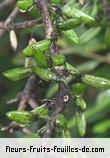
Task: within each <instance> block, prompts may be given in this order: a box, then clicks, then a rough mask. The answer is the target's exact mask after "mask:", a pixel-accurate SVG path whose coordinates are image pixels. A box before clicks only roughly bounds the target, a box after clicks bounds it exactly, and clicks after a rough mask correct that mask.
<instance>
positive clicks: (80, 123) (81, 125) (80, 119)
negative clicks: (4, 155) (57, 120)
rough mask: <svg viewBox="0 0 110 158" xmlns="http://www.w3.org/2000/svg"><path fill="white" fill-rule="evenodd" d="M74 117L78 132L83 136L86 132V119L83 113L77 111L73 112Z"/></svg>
mask: <svg viewBox="0 0 110 158" xmlns="http://www.w3.org/2000/svg"><path fill="white" fill-rule="evenodd" d="M75 119H76V126H77V130H78V133H79V135H80V136H81V137H83V136H84V135H85V132H86V119H85V115H84V113H81V112H78V111H77V112H76V113H75Z"/></svg>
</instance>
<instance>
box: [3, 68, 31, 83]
mask: <svg viewBox="0 0 110 158" xmlns="http://www.w3.org/2000/svg"><path fill="white" fill-rule="evenodd" d="M32 72H33V69H32V68H26V67H19V68H15V69H11V70H8V71H6V72H4V73H3V75H4V76H5V77H6V78H8V79H9V80H12V81H18V80H21V79H23V78H26V77H28V76H30V75H31V74H32Z"/></svg>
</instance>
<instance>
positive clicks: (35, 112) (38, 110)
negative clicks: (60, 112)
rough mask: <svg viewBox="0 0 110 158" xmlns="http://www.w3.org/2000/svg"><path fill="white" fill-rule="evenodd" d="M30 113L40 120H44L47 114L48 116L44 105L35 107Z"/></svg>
mask: <svg viewBox="0 0 110 158" xmlns="http://www.w3.org/2000/svg"><path fill="white" fill-rule="evenodd" d="M31 113H32V114H33V115H38V116H39V117H40V118H46V117H47V114H48V108H47V107H46V105H45V104H44V105H41V106H39V107H37V108H36V109H34V110H32V111H31Z"/></svg>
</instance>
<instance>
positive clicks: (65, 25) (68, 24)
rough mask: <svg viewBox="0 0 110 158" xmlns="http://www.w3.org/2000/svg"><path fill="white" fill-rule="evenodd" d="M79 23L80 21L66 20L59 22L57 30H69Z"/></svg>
mask: <svg viewBox="0 0 110 158" xmlns="http://www.w3.org/2000/svg"><path fill="white" fill-rule="evenodd" d="M80 23H81V20H80V19H68V20H66V21H61V22H60V23H59V24H58V28H59V29H61V30H69V29H73V28H75V27H77V26H78V25H79V24H80Z"/></svg>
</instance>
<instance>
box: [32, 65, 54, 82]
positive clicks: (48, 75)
mask: <svg viewBox="0 0 110 158" xmlns="http://www.w3.org/2000/svg"><path fill="white" fill-rule="evenodd" d="M34 72H35V73H36V75H38V76H39V77H40V78H41V79H42V80H44V81H47V82H48V81H50V80H56V74H55V73H53V72H52V71H51V70H49V69H44V68H40V67H35V69H34Z"/></svg>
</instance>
